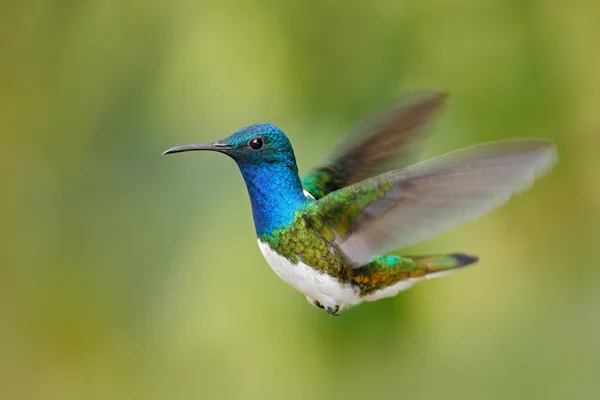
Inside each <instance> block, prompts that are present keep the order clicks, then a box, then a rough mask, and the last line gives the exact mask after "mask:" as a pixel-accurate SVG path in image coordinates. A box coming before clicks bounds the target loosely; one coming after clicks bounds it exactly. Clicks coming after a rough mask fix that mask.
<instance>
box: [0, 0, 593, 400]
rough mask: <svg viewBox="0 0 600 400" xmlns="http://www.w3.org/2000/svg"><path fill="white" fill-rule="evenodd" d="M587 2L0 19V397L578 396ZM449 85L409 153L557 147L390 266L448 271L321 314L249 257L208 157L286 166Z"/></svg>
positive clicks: (587, 158)
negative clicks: (249, 132)
mask: <svg viewBox="0 0 600 400" xmlns="http://www.w3.org/2000/svg"><path fill="white" fill-rule="evenodd" d="M599 21H600V3H599V2H597V1H593V0H588V1H585V0H580V1H573V2H568V3H566V2H559V1H522V0H504V1H502V0H495V1H494V0H488V1H474V0H437V1H436V0H402V1H398V0H387V1H373V2H363V1H355V0H349V1H345V2H341V1H331V0H326V1H322V0H321V1H315V0H309V1H302V2H296V1H274V0H260V1H254V2H252V3H250V2H236V1H222V2H211V3H205V2H192V1H184V0H174V1H170V2H167V1H162V2H159V1H146V0H130V1H119V0H99V1H80V2H76V1H49V0H37V1H36V0H28V1H16V0H15V1H10V0H4V1H2V2H1V3H0V38H1V39H0V134H1V137H2V157H0V164H1V166H2V168H1V169H0V170H1V171H2V172H1V173H2V196H1V197H0V199H1V200H0V204H1V206H2V207H1V209H2V231H1V235H2V236H1V243H2V245H1V246H2V247H1V250H2V258H1V260H2V261H1V262H0V265H1V266H0V398H2V399H204V398H206V399H210V398H286V399H287V398H289V399H300V398H348V399H350V398H363V399H365V398H368V399H371V398H373V399H376V398H386V399H394V398H410V399H433V398H443V399H506V398H518V399H542V398H543V399H566V398H569V399H592V398H594V399H595V398H598V396H600V380H599V379H598V371H599V370H600V266H599V265H598V262H599V261H600V246H599V243H598V238H599V237H600V189H599V188H600V185H599V184H598V182H599V174H600V156H599V154H600V153H599V151H600V136H599V135H600V112H599V111H598V110H599V108H600V73H599V68H600V67H599V66H600V51H598V41H599V39H600V23H599ZM416 89H441V90H446V91H448V92H450V94H451V98H450V102H449V107H448V110H447V112H446V113H445V115H444V117H443V118H442V119H441V120H440V122H439V124H438V126H437V128H436V134H435V135H433V137H432V139H431V141H430V146H429V149H428V153H427V154H428V155H434V154H439V153H442V152H444V151H448V150H453V149H456V148H459V147H463V146H467V145H471V144H474V143H477V142H482V141H486V140H491V139H500V138H507V137H519V136H535V137H545V138H550V139H553V140H555V141H556V143H557V145H558V149H559V155H560V161H559V164H558V165H557V167H556V168H555V169H554V171H553V172H552V174H551V175H549V176H548V177H546V178H544V179H543V180H540V181H539V182H538V183H537V184H536V185H535V187H534V188H533V190H531V191H529V192H527V193H526V194H524V195H521V196H519V197H516V198H515V199H514V200H513V201H512V202H511V203H509V205H507V206H506V207H504V208H502V209H501V210H499V211H496V212H494V213H492V214H490V215H489V216H487V217H485V218H483V219H481V220H479V221H478V222H475V223H471V224H468V225H465V226H463V227H461V228H459V229H456V230H454V231H452V232H449V233H447V234H444V235H442V236H440V237H438V238H435V239H433V240H430V241H428V242H426V243H423V244H421V245H419V246H416V247H415V248H413V249H410V251H411V252H413V253H415V252H419V253H425V254H427V253H432V252H434V253H438V252H444V251H466V252H472V253H476V254H478V255H479V256H480V257H481V262H480V263H479V264H478V265H477V266H475V267H473V268H469V269H468V270H465V271H464V272H461V273H459V274H455V275H453V276H452V277H449V278H445V279H441V280H434V281H430V282H427V283H425V284H420V285H417V286H416V287H415V288H414V289H412V290H410V291H408V292H405V293H403V294H401V295H399V296H398V297H396V298H394V299H390V300H384V301H380V302H378V303H372V304H366V305H363V306H361V307H358V308H356V309H353V310H351V311H349V312H347V313H345V314H344V315H343V316H342V317H340V318H332V317H330V316H329V315H327V314H326V313H324V312H322V311H320V310H317V309H315V308H313V307H311V306H309V305H308V304H307V303H306V301H305V300H304V297H303V296H302V295H301V294H299V293H297V292H295V291H294V290H293V289H291V288H290V287H288V286H286V285H285V284H284V283H283V282H281V281H280V280H279V278H277V277H276V276H275V274H274V273H273V272H272V271H271V270H270V269H269V267H268V266H267V265H266V263H265V262H264V260H263V259H262V256H261V255H260V253H259V251H258V249H257V247H256V241H255V236H254V228H253V224H252V217H251V211H250V204H249V201H248V199H247V194H246V189H245V186H244V184H243V181H242V178H241V176H240V174H239V173H238V171H237V167H236V166H235V164H234V163H233V162H232V161H231V160H229V159H227V158H226V157H223V156H221V155H215V154H189V155H183V156H177V157H173V158H170V157H169V158H167V157H160V153H161V152H162V151H163V150H164V149H166V148H168V147H171V146H173V145H177V144H185V143H190V142H202V141H208V140H213V139H217V138H221V137H224V136H226V135H227V134H229V133H230V132H232V131H234V130H236V129H238V128H240V127H242V126H245V125H249V124H251V123H255V122H260V121H269V122H273V123H275V124H277V125H279V126H280V127H282V129H283V130H284V131H285V132H287V133H288V135H289V136H290V138H291V140H292V142H293V143H294V146H295V149H296V153H297V158H298V162H299V165H300V170H301V171H307V170H308V168H309V167H310V166H311V165H313V164H314V163H316V162H317V161H318V160H319V159H320V158H321V157H322V156H323V155H324V154H325V153H326V152H327V150H328V149H329V148H331V147H332V146H333V145H334V144H335V143H336V142H337V141H338V140H340V139H341V138H342V137H343V135H344V134H345V133H346V132H348V131H349V130H350V129H351V128H352V127H353V126H354V125H355V124H356V123H358V122H359V121H360V120H361V119H362V117H364V116H365V115H366V114H368V113H370V112H372V111H374V110H376V109H377V108H379V107H381V106H383V105H385V104H387V103H388V102H389V101H391V100H393V99H395V98H396V97H398V96H400V95H401V94H403V93H407V92H410V91H412V90H416Z"/></svg>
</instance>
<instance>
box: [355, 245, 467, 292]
mask: <svg viewBox="0 0 600 400" xmlns="http://www.w3.org/2000/svg"><path fill="white" fill-rule="evenodd" d="M478 260H479V258H478V257H477V256H471V255H468V254H462V253H452V254H444V255H434V256H413V257H410V256H404V257H398V256H395V255H389V256H380V257H375V258H374V259H373V260H371V262H370V263H369V264H367V265H365V266H364V267H362V268H358V269H355V270H353V274H352V276H351V279H352V280H353V281H354V283H355V284H357V285H359V286H360V290H361V296H363V298H364V299H365V300H367V301H374V300H377V299H380V298H383V297H391V296H395V295H396V294H398V292H400V291H402V290H406V289H408V288H409V287H411V286H412V285H413V284H415V283H416V282H418V281H420V280H423V279H429V278H437V277H440V276H444V275H447V274H450V273H452V272H454V271H455V270H457V269H459V268H462V267H465V266H467V265H470V264H473V263H475V262H477V261H478Z"/></svg>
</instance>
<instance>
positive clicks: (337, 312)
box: [327, 306, 342, 317]
mask: <svg viewBox="0 0 600 400" xmlns="http://www.w3.org/2000/svg"><path fill="white" fill-rule="evenodd" d="M327 312H328V313H329V315H333V316H334V317H338V316H340V315H342V310H341V309H340V306H335V307H327Z"/></svg>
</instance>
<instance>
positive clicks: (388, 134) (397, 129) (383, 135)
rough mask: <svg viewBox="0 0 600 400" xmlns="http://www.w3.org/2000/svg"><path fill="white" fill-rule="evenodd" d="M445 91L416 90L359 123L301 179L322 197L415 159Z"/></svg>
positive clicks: (442, 102)
mask: <svg viewBox="0 0 600 400" xmlns="http://www.w3.org/2000/svg"><path fill="white" fill-rule="evenodd" d="M446 97H447V95H446V94H444V93H440V92H418V93H414V94H412V95H409V96H406V97H403V98H401V99H399V100H397V101H396V102H395V103H394V104H392V105H391V106H389V107H388V108H386V109H384V110H382V111H380V112H379V113H378V114H376V115H374V116H372V117H371V118H369V119H368V120H367V121H365V122H364V123H362V124H361V125H360V126H359V127H358V128H357V129H356V130H355V132H354V133H353V134H351V135H350V136H349V137H347V138H344V140H343V141H342V142H341V143H340V145H339V146H338V148H337V149H335V150H334V151H333V153H332V154H331V155H329V156H328V157H327V158H326V159H325V160H324V161H323V162H321V163H320V165H318V166H317V167H315V168H314V169H312V170H311V171H310V172H309V173H308V174H307V175H306V176H304V177H303V179H302V186H303V187H304V189H305V190H306V191H307V192H309V193H310V194H311V195H312V196H313V197H314V198H316V199H320V198H321V197H323V196H325V195H327V194H329V193H331V192H334V191H336V190H338V189H341V188H343V187H346V186H350V185H352V184H354V183H358V182H360V181H362V180H364V179H367V178H370V177H372V176H376V175H378V174H380V173H383V172H387V171H391V170H393V169H398V168H403V167H406V166H408V165H410V164H413V163H414V162H415V159H414V154H415V153H417V151H416V150H418V149H419V148H420V147H421V146H420V144H422V142H423V141H424V139H425V137H426V136H427V135H426V132H427V131H428V128H429V126H430V125H431V122H432V121H433V120H434V117H435V116H436V115H437V114H439V112H440V110H441V109H442V106H443V104H444V102H445V100H446Z"/></svg>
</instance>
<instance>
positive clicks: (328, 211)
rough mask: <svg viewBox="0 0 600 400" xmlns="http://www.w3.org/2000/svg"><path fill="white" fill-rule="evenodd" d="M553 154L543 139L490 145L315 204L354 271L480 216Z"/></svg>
mask: <svg viewBox="0 0 600 400" xmlns="http://www.w3.org/2000/svg"><path fill="white" fill-rule="evenodd" d="M556 158H557V157H556V148H555V146H554V144H553V143H552V142H551V141H548V140H542V139H517V140H504V141H498V142H489V143H485V144H481V145H477V146H473V147H469V148H466V149H462V150H458V151H454V152H451V153H448V154H445V155H442V156H440V157H437V158H434V159H431V160H428V161H425V162H421V163H418V164H415V165H412V166H410V167H407V168H405V169H403V170H398V171H392V172H389V173H386V174H383V175H381V176H379V177H377V178H376V179H374V180H367V181H363V182H360V183H357V184H354V185H352V186H348V187H345V188H343V189H340V190H338V191H337V192H334V193H331V194H329V195H327V196H325V197H323V198H322V199H321V200H319V201H317V202H316V203H315V206H316V207H317V208H320V209H321V210H322V212H321V215H324V216H326V217H325V220H324V221H323V222H325V223H326V224H327V226H328V227H330V228H331V230H332V234H333V235H334V236H335V237H336V243H337V245H338V246H339V249H340V250H341V251H342V253H343V255H344V256H345V257H346V258H347V259H348V261H349V262H350V263H351V264H352V266H353V267H354V268H358V267H361V266H363V265H365V264H366V263H368V262H369V261H370V260H371V259H372V258H373V257H374V256H377V255H381V254H386V253H389V252H390V251H392V250H395V249H398V248H402V247H406V246H409V245H412V244H415V243H418V242H420V241H422V240H424V239H427V238H430V237H432V236H435V235H437V234H439V233H441V232H443V231H445V230H447V229H450V228H453V227H456V226H457V225H459V224H461V223H463V222H467V221H470V220H474V219H476V218H479V217H481V216H483V215H484V214H486V213H487V212H489V211H491V210H492V209H494V208H496V207H499V206H500V205H502V204H504V203H505V202H506V201H507V200H508V199H509V198H510V197H511V196H512V195H514V194H516V193H519V192H522V191H523V190H525V189H527V188H528V187H529V186H530V185H531V184H532V183H533V181H534V180H535V179H536V178H537V177H539V176H541V175H543V174H544V173H545V172H547V171H548V170H549V169H550V168H551V167H552V165H553V164H554V163H555V161H556Z"/></svg>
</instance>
